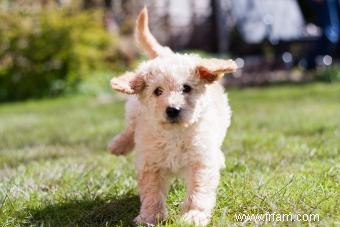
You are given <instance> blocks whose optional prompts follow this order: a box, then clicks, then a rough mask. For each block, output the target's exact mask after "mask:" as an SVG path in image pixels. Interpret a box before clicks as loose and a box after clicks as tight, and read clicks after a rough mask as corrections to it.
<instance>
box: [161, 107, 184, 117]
mask: <svg viewBox="0 0 340 227" xmlns="http://www.w3.org/2000/svg"><path fill="white" fill-rule="evenodd" d="M165 112H166V115H167V116H168V118H170V119H175V118H177V117H178V116H179V113H180V112H181V109H180V108H175V107H167V108H166V110H165Z"/></svg>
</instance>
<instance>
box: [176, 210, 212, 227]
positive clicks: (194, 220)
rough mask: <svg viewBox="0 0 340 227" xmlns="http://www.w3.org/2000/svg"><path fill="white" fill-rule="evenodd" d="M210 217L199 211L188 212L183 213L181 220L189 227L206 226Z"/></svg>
mask: <svg viewBox="0 0 340 227" xmlns="http://www.w3.org/2000/svg"><path fill="white" fill-rule="evenodd" d="M209 218H210V215H209V214H207V213H204V212H202V211H199V210H189V211H187V212H185V213H184V214H183V216H182V218H181V220H182V221H183V222H184V223H186V224H190V225H195V226H206V225H208V223H209Z"/></svg>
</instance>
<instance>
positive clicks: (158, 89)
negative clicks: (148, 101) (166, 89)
mask: <svg viewBox="0 0 340 227" xmlns="http://www.w3.org/2000/svg"><path fill="white" fill-rule="evenodd" d="M153 93H154V95H156V96H160V95H161V94H163V90H162V88H160V87H158V88H156V89H155V90H154V91H153Z"/></svg>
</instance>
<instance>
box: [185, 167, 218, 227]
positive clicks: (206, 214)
mask: <svg viewBox="0 0 340 227" xmlns="http://www.w3.org/2000/svg"><path fill="white" fill-rule="evenodd" d="M219 178H220V172H219V168H216V167H211V166H209V167H208V166H204V165H202V164H197V163H195V164H192V165H190V167H189V169H188V172H187V176H186V184H187V190H188V192H187V197H186V199H185V201H184V206H183V211H184V214H183V216H182V220H183V221H184V222H186V223H188V224H194V225H195V226H206V225H207V224H208V223H209V219H210V216H211V211H212V209H213V208H214V206H215V201H216V189H217V186H218V182H219Z"/></svg>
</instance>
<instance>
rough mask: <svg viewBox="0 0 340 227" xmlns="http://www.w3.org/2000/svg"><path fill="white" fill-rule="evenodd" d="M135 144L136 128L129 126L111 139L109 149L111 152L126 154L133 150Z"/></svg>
mask: <svg viewBox="0 0 340 227" xmlns="http://www.w3.org/2000/svg"><path fill="white" fill-rule="evenodd" d="M134 146H135V142H134V128H133V127H128V128H126V129H124V131H123V132H121V133H120V134H119V135H117V136H115V137H114V138H113V139H112V140H111V142H110V143H109V145H108V147H107V149H108V150H109V152H110V153H111V154H115V155H126V154H128V153H129V152H131V151H132V150H133V147H134Z"/></svg>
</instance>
